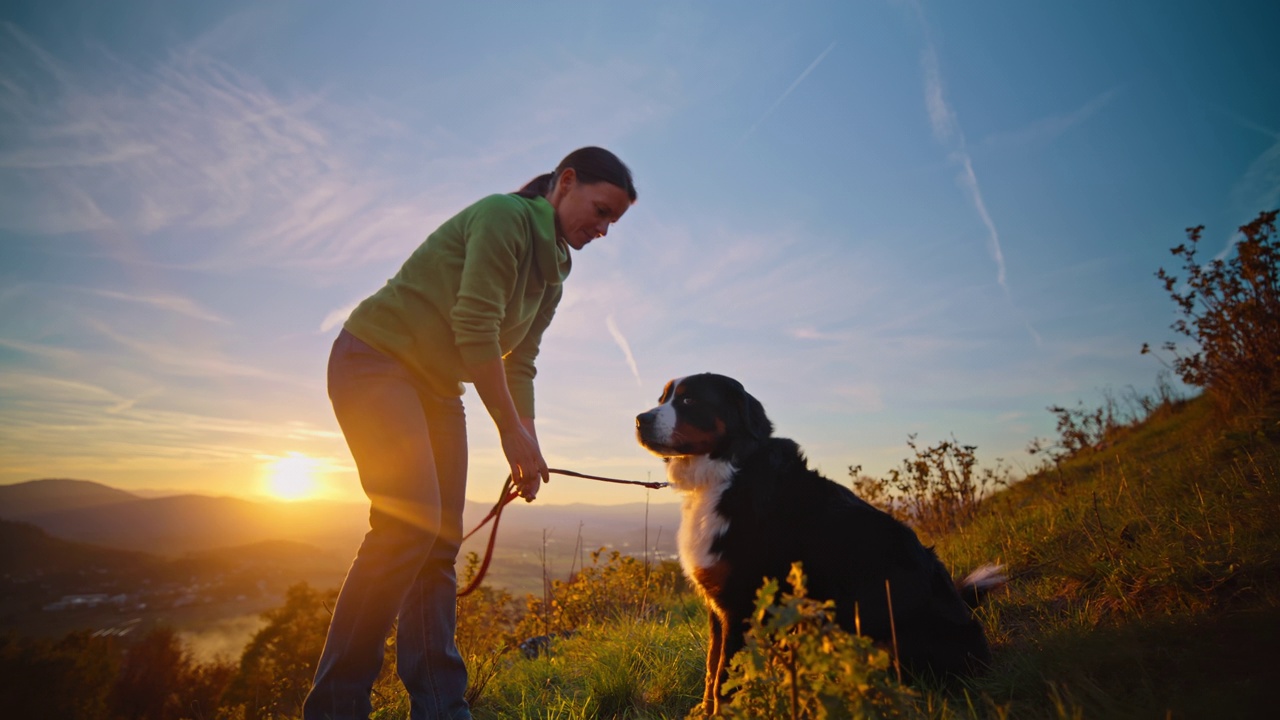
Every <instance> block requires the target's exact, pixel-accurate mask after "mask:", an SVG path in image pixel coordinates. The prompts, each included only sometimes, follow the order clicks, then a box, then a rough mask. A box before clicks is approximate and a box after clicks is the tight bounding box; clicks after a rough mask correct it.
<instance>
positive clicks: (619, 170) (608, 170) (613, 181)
mask: <svg viewBox="0 0 1280 720" xmlns="http://www.w3.org/2000/svg"><path fill="white" fill-rule="evenodd" d="M569 168H573V172H574V174H575V175H577V177H578V181H579V182H581V183H583V184H584V185H594V184H596V183H601V182H607V183H609V184H610V185H617V186H618V187H620V188H622V189H623V190H625V191H627V197H628V198H630V199H631V202H635V201H636V186H635V185H634V184H633V183H632V182H631V170H630V169H628V168H627V166H626V165H625V164H623V162H622V161H621V160H619V159H618V156H617V155H614V154H613V153H611V152H609V151H608V150H605V149H604V148H599V147H584V148H578V149H577V150H574V151H573V152H571V153H569V154H568V155H566V156H565V158H564V159H563V160H561V161H560V164H559V165H557V166H556V170H555V172H549V173H545V174H543V175H539V176H538V177H536V178H534V179H532V180H530V181H529V182H527V183H525V186H524V187H522V188H520V190H519V191H518V192H516V194H517V195H520V196H521V197H527V198H536V197H546V196H547V194H549V193H550V192H551V190H552V188H554V187H555V184H556V178H558V177H560V173H562V172H564V171H565V170H568V169H569Z"/></svg>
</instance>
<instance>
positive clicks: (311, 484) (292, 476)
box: [267, 452, 320, 500]
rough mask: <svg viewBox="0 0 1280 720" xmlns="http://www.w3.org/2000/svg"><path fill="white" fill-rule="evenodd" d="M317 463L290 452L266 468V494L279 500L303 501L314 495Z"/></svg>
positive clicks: (314, 460) (316, 484) (313, 459)
mask: <svg viewBox="0 0 1280 720" xmlns="http://www.w3.org/2000/svg"><path fill="white" fill-rule="evenodd" d="M319 464H320V463H319V461H317V460H316V459H315V458H309V457H307V456H306V455H303V454H302V453H296V452H291V453H287V454H286V455H285V456H284V457H282V458H279V459H277V460H275V462H272V463H271V464H270V465H268V466H267V492H269V493H270V494H271V495H272V496H273V497H275V498H277V499H279V500H303V499H306V498H309V497H312V496H313V495H315V494H316V490H317V489H318V483H317V482H316V476H315V472H316V468H317V467H318V466H319Z"/></svg>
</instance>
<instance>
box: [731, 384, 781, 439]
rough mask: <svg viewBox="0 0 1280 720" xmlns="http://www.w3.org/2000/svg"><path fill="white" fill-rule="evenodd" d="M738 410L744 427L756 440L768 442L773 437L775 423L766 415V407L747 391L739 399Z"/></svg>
mask: <svg viewBox="0 0 1280 720" xmlns="http://www.w3.org/2000/svg"><path fill="white" fill-rule="evenodd" d="M738 410H739V412H740V413H741V416H742V425H743V427H744V428H746V431H747V433H748V434H749V435H750V436H751V437H752V438H753V439H755V440H766V439H768V438H769V436H770V435H773V423H772V422H770V421H769V417H768V416H767V415H765V414H764V406H763V405H761V404H760V401H759V400H756V399H755V398H754V397H752V396H751V393H749V392H747V391H746V390H745V389H744V390H743V391H742V395H741V396H739V398H738Z"/></svg>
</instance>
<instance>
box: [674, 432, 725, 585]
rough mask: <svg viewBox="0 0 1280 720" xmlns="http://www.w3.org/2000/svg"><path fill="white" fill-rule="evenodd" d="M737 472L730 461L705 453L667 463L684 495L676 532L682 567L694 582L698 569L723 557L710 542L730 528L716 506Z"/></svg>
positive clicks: (709, 565)
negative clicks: (713, 457) (709, 456)
mask: <svg viewBox="0 0 1280 720" xmlns="http://www.w3.org/2000/svg"><path fill="white" fill-rule="evenodd" d="M734 472H735V469H734V467H733V466H732V465H730V464H729V463H728V462H725V461H723V460H708V459H707V458H705V457H692V458H674V459H672V461H671V463H670V464H669V465H668V467H667V475H668V477H669V478H670V480H671V484H672V486H673V487H674V488H675V489H676V490H678V491H680V492H681V493H682V494H683V495H684V499H683V508H682V512H681V516H680V530H679V531H677V533H676V542H677V544H678V545H679V549H680V567H681V568H682V569H683V570H684V574H685V575H686V576H687V577H688V578H689V579H690V580H692V581H694V582H695V583H696V582H697V575H696V571H697V570H698V569H700V568H701V569H705V568H710V567H712V566H713V565H715V564H716V563H718V562H719V561H720V555H719V553H716V552H713V551H712V549H711V545H712V544H713V543H714V542H715V541H716V539H717V538H719V537H720V536H721V535H724V534H725V532H726V531H727V530H728V529H729V520H728V518H726V517H724V516H722V515H721V514H720V513H719V512H718V511H717V510H716V506H717V505H718V504H719V502H720V496H721V495H723V494H724V491H725V490H727V489H728V488H729V483H730V482H731V480H732V479H733V473H734Z"/></svg>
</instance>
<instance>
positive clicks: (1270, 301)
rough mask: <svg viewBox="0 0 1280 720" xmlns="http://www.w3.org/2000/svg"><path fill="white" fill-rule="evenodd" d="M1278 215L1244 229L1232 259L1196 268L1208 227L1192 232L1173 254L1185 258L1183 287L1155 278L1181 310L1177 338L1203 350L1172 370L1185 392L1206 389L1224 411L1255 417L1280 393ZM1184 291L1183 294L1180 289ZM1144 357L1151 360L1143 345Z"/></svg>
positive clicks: (1172, 279)
mask: <svg viewBox="0 0 1280 720" xmlns="http://www.w3.org/2000/svg"><path fill="white" fill-rule="evenodd" d="M1276 214H1277V211H1275V210H1272V211H1270V212H1263V213H1261V214H1259V215H1258V217H1257V218H1255V219H1254V220H1253V221H1252V222H1250V223H1249V224H1247V225H1243V226H1241V227H1240V233H1241V235H1243V236H1244V238H1243V240H1241V241H1240V242H1239V243H1237V244H1236V246H1235V253H1234V254H1233V255H1232V256H1231V257H1230V258H1229V259H1225V260H1224V259H1222V258H1215V259H1213V260H1211V261H1209V262H1208V263H1205V264H1204V265H1201V264H1200V263H1199V262H1198V261H1197V260H1196V252H1197V250H1198V249H1199V244H1200V239H1201V234H1202V233H1203V231H1204V226H1203V225H1200V226H1197V227H1194V228H1188V229H1187V240H1188V242H1187V243H1184V244H1181V245H1178V246H1177V247H1175V248H1173V249H1172V250H1171V252H1172V253H1173V255H1174V256H1175V257H1180V258H1182V261H1183V269H1184V270H1185V271H1186V279H1185V283H1183V284H1182V285H1180V283H1179V278H1178V277H1177V276H1176V275H1173V274H1171V273H1169V272H1167V271H1165V269H1164V268H1160V269H1159V271H1158V272H1156V277H1158V278H1159V279H1160V280H1162V281H1163V282H1164V289H1165V290H1166V291H1167V292H1168V293H1169V295H1170V297H1172V298H1173V301H1174V303H1175V304H1176V305H1177V306H1178V312H1179V314H1180V315H1181V317H1180V318H1179V319H1178V320H1177V321H1175V322H1174V323H1173V325H1172V327H1173V329H1174V331H1176V332H1177V333H1178V334H1180V335H1184V336H1186V337H1187V338H1189V339H1190V340H1192V341H1193V342H1195V343H1196V345H1197V346H1198V349H1196V350H1195V351H1194V352H1188V353H1187V354H1183V353H1181V352H1180V351H1179V350H1178V348H1177V345H1176V344H1175V343H1172V342H1170V343H1166V344H1165V345H1164V349H1165V350H1168V351H1169V352H1172V353H1173V354H1174V362H1173V368H1174V370H1175V371H1177V373H1178V375H1179V376H1180V377H1181V378H1182V380H1183V381H1184V382H1186V383H1187V384H1188V385H1194V386H1196V387H1203V388H1205V389H1207V390H1208V391H1209V392H1210V393H1212V394H1213V395H1214V397H1215V398H1217V399H1218V400H1219V402H1220V403H1221V404H1222V405H1223V406H1225V407H1228V408H1230V407H1240V408H1244V409H1246V410H1248V411H1255V412H1256V411H1257V410H1260V409H1261V408H1263V407H1265V406H1266V405H1267V404H1268V403H1269V402H1271V400H1272V399H1273V395H1274V393H1275V392H1276V390H1277V387H1278V385H1280V371H1278V370H1277V366H1278V365H1280V248H1277V246H1276V241H1275V239H1274V237H1273V236H1274V235H1275V230H1276ZM1180 288H1185V289H1180ZM1142 352H1143V353H1144V354H1146V353H1149V352H1151V348H1150V346H1149V345H1148V344H1143V346H1142Z"/></svg>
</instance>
